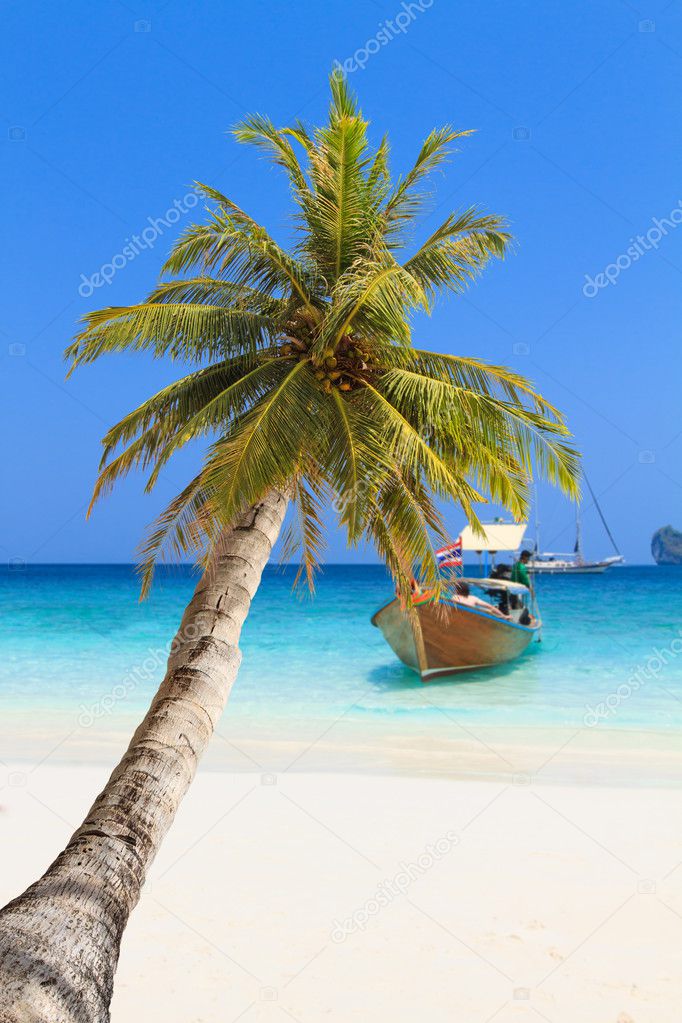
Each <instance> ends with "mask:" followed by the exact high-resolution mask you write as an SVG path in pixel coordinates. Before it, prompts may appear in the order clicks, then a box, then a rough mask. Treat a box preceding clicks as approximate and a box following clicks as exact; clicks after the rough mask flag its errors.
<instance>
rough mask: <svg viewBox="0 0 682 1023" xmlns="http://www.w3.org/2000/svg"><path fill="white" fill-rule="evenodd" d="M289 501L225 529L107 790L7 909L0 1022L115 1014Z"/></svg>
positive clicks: (82, 1019) (71, 1021)
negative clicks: (173, 829)
mask: <svg viewBox="0 0 682 1023" xmlns="http://www.w3.org/2000/svg"><path fill="white" fill-rule="evenodd" d="M286 505H287V500H286V497H285V495H284V494H282V493H279V492H272V493H270V494H268V495H267V496H266V498H265V499H264V500H263V501H262V502H261V503H260V504H258V505H256V506H255V507H254V508H252V509H250V510H249V512H248V513H247V514H246V515H245V516H244V517H243V519H242V520H241V521H240V522H239V524H238V525H237V526H236V527H235V528H234V529H232V530H230V531H229V532H227V533H226V534H225V535H224V536H223V538H222V540H221V543H220V545H219V549H218V550H217V551H216V554H215V556H214V558H213V562H212V564H211V566H210V567H209V568H208V569H207V571H206V572H205V574H204V576H203V577H202V579H201V580H200V582H199V584H198V586H197V588H196V591H195V593H194V596H193V598H192V601H191V602H190V604H189V606H188V607H187V610H186V611H185V614H184V616H183V619H182V624H181V626H180V629H179V632H178V634H177V636H176V639H175V641H174V643H173V645H172V647H171V654H170V657H169V659H168V668H167V671H166V677H165V678H164V681H163V683H162V684H161V687H160V689H159V690H158V692H157V694H156V696H155V697H154V700H153V702H152V705H151V707H150V709H149V711H148V713H147V715H146V717H145V719H144V721H143V722H142V724H141V725H140V726H139V728H138V729H137V731H136V732H135V735H134V736H133V738H132V741H131V743H130V746H129V747H128V750H127V751H126V753H125V754H124V756H123V758H122V760H121V762H120V763H119V765H118V767H116V769H115V770H114V772H113V774H112V775H111V778H110V779H109V782H108V783H107V785H106V788H105V789H104V791H103V792H102V793H101V795H100V796H99V797H98V798H97V800H96V801H95V803H94V805H93V807H92V809H91V810H90V812H89V814H88V815H87V818H86V819H85V821H84V822H83V824H82V825H81V826H80V827H79V828H78V830H77V831H76V833H75V834H74V835H73V837H72V838H71V840H70V842H69V844H68V845H67V847H66V849H65V850H64V851H63V852H62V853H61V854H60V855H59V856H58V857H57V859H56V860H55V861H54V863H53V864H52V865H51V866H50V867H49V869H48V870H47V871H46V873H45V874H44V875H43V877H41V878H40V880H39V881H37V882H36V883H35V884H33V885H31V887H30V888H28V889H27V890H26V891H25V892H24V894H23V895H20V896H19V898H17V899H15V900H14V901H13V902H11V903H9V905H7V906H6V907H5V908H4V909H3V910H2V911H1V912H0V1021H1V1023H105V1021H108V1020H109V1003H110V1001H111V994H112V990H113V979H114V972H115V970H116V965H117V962H118V953H119V947H120V941H121V935H122V934H123V930H124V928H125V926H126V923H127V921H128V917H129V916H130V913H131V911H132V909H133V908H134V907H135V905H136V904H137V901H138V899H139V896H140V890H141V888H142V885H143V884H144V879H145V875H146V872H147V869H148V867H149V865H150V864H151V862H152V860H153V859H154V856H155V854H156V852H157V850H158V848H159V846H160V844H161V841H162V839H163V837H164V835H165V834H166V831H167V830H168V828H169V827H170V824H171V822H172V821H173V818H174V816H175V813H176V810H177V808H178V806H179V804H180V801H181V799H182V797H183V796H184V795H185V792H186V791H187V789H188V787H189V785H190V782H191V781H192V779H193V777H194V774H195V772H196V768H197V764H198V761H199V758H200V756H201V755H202V753H203V752H204V750H205V748H206V745H207V744H208V741H209V739H210V737H211V735H212V733H213V730H214V728H215V726H216V723H217V721H218V718H219V717H220V714H221V712H222V710H223V708H224V706H225V702H226V700H227V697H228V695H229V692H230V689H231V687H232V683H233V682H234V679H235V677H236V675H237V671H238V669H239V663H240V660H241V654H240V651H239V648H238V646H237V644H238V641H239V636H240V633H241V628H242V625H243V622H244V619H245V618H246V615H247V613H248V611H249V607H250V604H251V600H252V598H253V595H254V593H255V591H256V589H257V588H258V584H259V582H260V578H261V574H262V571H263V568H264V567H265V565H266V563H267V561H268V558H269V557H270V552H271V550H272V546H273V544H274V542H275V540H276V539H277V536H278V534H279V531H280V529H281V526H282V521H283V519H284V513H285V511H286Z"/></svg>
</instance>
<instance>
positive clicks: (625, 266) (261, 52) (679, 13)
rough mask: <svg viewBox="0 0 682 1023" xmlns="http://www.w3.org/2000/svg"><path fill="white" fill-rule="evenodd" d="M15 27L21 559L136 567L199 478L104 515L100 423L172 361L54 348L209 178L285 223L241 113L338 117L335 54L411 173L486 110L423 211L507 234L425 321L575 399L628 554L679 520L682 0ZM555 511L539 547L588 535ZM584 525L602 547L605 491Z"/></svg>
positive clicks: (10, 186) (306, 10)
mask: <svg viewBox="0 0 682 1023" xmlns="http://www.w3.org/2000/svg"><path fill="white" fill-rule="evenodd" d="M386 22H390V25H388V26H387V25H386ZM0 47H1V49H2V58H1V60H0V78H1V80H2V89H1V91H0V96H1V100H0V104H1V109H0V114H1V115H2V121H1V124H0V153H1V155H2V164H1V166H2V182H3V188H2V196H3V245H2V250H1V256H0V259H1V260H2V274H1V280H2V291H3V301H2V305H1V307H0V373H1V374H2V381H3V389H2V401H1V402H0V415H2V419H3V423H2V437H3V444H2V488H3V495H2V528H1V530H0V548H1V550H0V558H1V559H2V560H3V561H5V560H7V559H11V558H24V559H26V560H27V561H34V562H37V561H129V560H132V558H133V555H134V549H135V546H136V544H137V542H138V540H139V538H140V535H141V533H142V531H143V529H144V527H145V525H146V524H147V523H148V522H149V520H150V519H151V518H153V516H154V514H155V513H156V512H157V511H158V510H159V509H160V507H161V505H162V504H165V502H167V501H168V500H169V499H170V498H171V497H172V496H173V494H174V492H175V491H176V490H177V489H178V488H180V487H181V486H182V485H183V484H184V482H185V481H186V479H187V477H188V473H189V471H190V469H191V467H192V462H193V461H195V460H196V453H194V454H189V453H188V454H186V455H183V456H182V457H181V458H180V459H179V460H178V461H177V463H175V464H172V465H171V466H170V467H169V468H168V470H167V471H166V472H164V474H163V479H162V480H161V482H160V483H159V487H158V491H157V493H156V494H155V495H153V496H152V497H151V498H149V497H145V496H144V495H143V494H142V487H141V480H140V479H139V478H133V479H131V480H130V481H129V482H127V483H126V484H124V485H123V486H122V487H121V488H120V489H119V490H118V491H117V492H116V493H115V494H114V495H113V496H112V497H111V498H109V499H108V500H107V501H106V502H105V503H104V504H102V505H101V506H100V508H99V509H98V510H97V511H96V513H95V515H94V516H93V518H92V519H91V520H90V521H89V522H87V523H86V522H85V519H84V511H85V506H86V504H87V501H88V498H89V493H90V489H91V485H92V481H93V479H94V474H95V470H96V467H97V462H98V459H99V440H100V437H101V435H102V434H103V432H104V430H105V429H106V427H107V426H108V425H110V424H111V423H113V422H114V421H116V420H118V419H119V418H120V417H121V416H122V415H123V414H124V413H125V412H127V411H129V410H130V409H131V408H132V407H134V406H135V405H136V404H138V403H139V402H140V401H141V400H142V399H143V398H145V397H146V396H147V395H149V394H150V393H152V392H153V391H155V390H158V389H159V387H161V386H163V384H164V383H165V382H167V381H168V380H170V379H171V378H172V376H173V372H174V371H173V369H172V368H171V367H169V366H164V365H160V364H157V365H154V364H152V362H151V361H148V360H146V359H143V358H140V357H139V356H136V357H134V358H121V357H120V356H118V357H114V358H112V359H109V360H107V361H102V362H101V363H100V364H99V365H97V366H96V367H92V368H87V369H84V370H82V371H80V372H79V373H78V374H77V375H76V376H75V377H74V378H72V379H71V380H69V381H68V382H65V380H64V366H63V363H62V355H61V353H62V350H63V348H64V347H65V345H66V344H67V343H68V341H69V340H70V337H71V335H72V333H73V331H74V328H75V323H76V321H77V319H78V317H80V316H81V315H82V314H83V313H84V312H86V311H88V310H90V309H94V308H97V307H100V306H105V305H116V304H127V303H131V302H134V301H137V300H139V299H141V298H143V297H144V294H145V292H146V291H147V290H148V289H149V288H150V287H151V286H152V285H153V284H154V282H155V279H156V276H157V274H158V271H159V267H160V265H161V263H162V262H163V260H164V258H165V256H166V254H167V252H168V250H169V247H170V245H171V242H172V240H173V238H174V237H175V236H176V235H177V233H178V232H179V231H180V230H181V229H182V227H183V226H184V225H185V224H186V223H188V222H189V221H190V219H191V217H192V212H193V211H192V210H189V211H187V212H183V209H182V208H183V207H187V205H188V204H187V203H186V202H185V197H186V196H187V194H188V192H189V188H190V186H191V182H192V181H193V180H194V179H199V180H202V181H205V182H208V183H210V184H212V185H214V186H216V187H217V188H219V189H220V190H221V191H223V192H226V193H227V194H228V195H230V196H231V197H233V198H234V199H235V200H236V201H237V202H239V203H240V204H241V205H243V206H245V207H246V208H247V209H248V210H250V211H251V212H252V213H253V214H254V215H255V216H256V217H257V218H260V219H262V220H263V221H265V222H266V223H267V224H268V225H270V226H271V227H272V229H273V230H274V231H275V233H276V234H277V236H278V237H280V238H283V239H284V238H286V237H287V232H288V221H287V214H288V210H289V209H290V207H289V206H288V202H287V193H286V187H285V185H284V183H283V181H282V180H281V179H280V178H279V177H278V176H277V174H276V173H275V172H274V171H270V170H269V169H268V168H267V167H266V165H265V164H264V162H263V161H262V160H260V159H259V158H258V157H257V155H256V154H255V152H254V151H252V150H250V149H248V148H247V147H241V146H237V144H236V143H234V142H233V141H232V140H231V139H230V138H229V136H228V135H227V134H226V131H227V129H228V128H229V127H230V125H232V124H233V123H234V122H235V121H237V120H238V119H239V118H240V117H241V116H242V115H244V114H245V113H248V112H258V111H260V112H264V113H268V114H269V115H270V116H271V117H272V118H273V119H274V120H275V121H276V122H278V123H283V122H287V121H289V120H290V119H293V118H294V117H301V118H303V119H305V120H308V121H311V122H315V121H318V120H320V119H322V118H323V117H324V115H325V111H326V105H327V84H326V78H327V75H328V72H329V70H330V68H331V66H332V64H333V62H334V60H339V61H341V62H342V63H344V62H346V61H348V62H349V64H348V65H347V66H348V67H350V68H352V71H351V74H350V81H351V84H352V86H353V87H354V89H355V90H356V91H357V92H358V93H359V95H360V98H361V102H362V106H363V109H364V112H365V113H366V114H367V115H369V116H370V118H371V119H372V122H373V128H374V130H375V131H376V134H377V136H378V135H379V134H380V133H382V132H383V131H384V130H388V131H389V132H390V135H391V139H392V145H393V161H394V166H395V168H396V169H397V170H400V169H405V168H406V167H407V166H408V165H409V161H410V159H411V158H412V157H413V156H414V155H415V152H416V149H417V147H418V145H419V143H420V142H421V140H422V139H423V137H424V136H425V135H426V134H427V132H428V131H429V130H430V129H431V128H432V127H434V126H437V125H441V124H443V123H445V122H452V123H453V124H454V125H455V126H456V127H458V128H475V129H477V133H476V134H475V135H474V136H473V137H472V138H470V139H469V140H467V141H466V143H465V144H464V147H463V151H462V152H461V153H460V154H459V155H458V156H457V157H456V158H455V159H454V160H453V162H452V163H451V164H450V165H449V166H448V168H447V171H446V174H445V175H444V177H443V178H442V180H441V181H440V182H439V193H438V197H437V200H436V204H435V208H434V211H433V213H432V214H431V216H430V218H429V219H428V220H427V221H426V222H425V224H424V231H428V230H430V229H432V228H433V226H434V224H435V222H436V219H437V218H440V219H444V217H445V215H446V214H447V213H448V212H449V211H450V210H451V209H453V208H457V207H462V206H466V205H469V204H471V203H479V204H482V205H484V206H485V207H487V208H489V209H490V210H494V211H495V212H497V213H504V214H506V215H507V216H508V218H509V220H510V222H511V224H512V229H513V232H514V235H515V237H516V247H515V251H514V253H513V254H512V255H511V256H510V258H509V259H508V260H507V261H506V262H505V263H503V264H498V265H496V266H495V267H493V268H492V269H491V270H489V271H488V272H487V273H486V275H485V277H484V279H483V280H482V281H481V282H480V283H478V284H477V285H476V286H475V287H474V288H473V289H472V290H471V291H470V292H469V293H468V294H467V295H466V296H464V297H461V298H457V299H453V300H450V301H447V302H444V303H441V304H440V305H439V307H438V309H437V310H436V312H435V313H434V315H433V317H432V318H431V319H425V320H424V321H423V322H422V324H421V330H420V331H419V332H418V333H417V337H418V339H419V341H420V342H421V343H422V344H423V345H424V346H425V347H429V346H430V347H433V348H435V349H441V350H447V351H453V352H460V353H465V354H471V355H477V356H481V357H483V358H485V359H488V360H490V361H494V362H500V363H506V364H508V365H510V366H513V367H514V368H516V369H518V370H522V371H523V372H524V373H526V374H528V375H529V376H530V377H531V378H532V379H533V380H534V381H535V382H536V383H537V384H538V386H539V387H540V389H541V390H542V391H543V392H544V393H545V395H546V396H547V397H548V398H549V399H551V400H552V401H553V402H554V403H556V404H558V405H559V406H560V407H561V408H563V409H564V410H565V412H566V413H567V415H568V418H569V422H570V424H571V426H572V429H573V431H574V433H575V436H576V439H577V443H578V445H579V447H580V448H581V450H582V451H583V452H584V456H585V466H586V468H587V472H588V475H589V476H590V478H591V481H592V484H593V486H594V488H595V490H596V491H597V493H598V494H599V495H600V499H601V502H602V504H603V507H604V510H605V513H606V515H607V518H608V520H609V522H610V524H611V526H612V529H613V531H614V533H615V535H616V538H617V539H618V540H619V541H620V545H621V547H622V549H623V552H624V553H625V555H626V556H627V558H628V560H630V561H631V562H647V561H650V554H649V540H650V536H651V533H652V532H653V530H654V529H655V528H656V527H658V526H660V525H663V524H666V523H668V522H672V523H673V524H677V526H678V527H679V528H682V413H681V406H680V394H681V391H682V372H681V369H682V366H681V357H680V331H681V323H682V317H681V315H680V313H681V311H682V228H679V229H678V224H679V220H680V219H682V206H681V205H680V203H681V200H682V145H681V144H680V134H681V132H680V129H681V127H682V117H681V113H680V95H682V2H680V0H672V2H670V0H659V2H646V3H645V2H644V0H637V2H636V3H634V2H633V3H631V2H629V0H599V2H596V3H595V2H594V0H574V2H572V3H541V2H539V0H536V2H534V3H532V2H524V0H517V2H515V3H509V2H507V0H504V2H503V0H488V2H486V3H474V2H472V0H468V2H462V0H430V2H429V0H421V2H417V3H411V4H408V3H405V4H402V3H401V2H400V0H344V2H341V0H327V2H325V3H320V2H319V0H297V2H296V3H293V4H290V3H284V2H276V0H251V2H249V3H247V4H236V3H225V2H217V0H213V2H203V3H195V4H187V3H181V2H180V0H166V2H160V3H155V2H147V3H143V2H142V0H139V2H138V0H125V2H123V0H107V2H102V0H95V2H92V0H90V2H88V3H85V2H83V0H69V3H68V4H65V5H64V4H54V5H51V4H45V3H36V2H35V0H26V2H24V3H22V4H12V5H3V32H2V38H1V40H0ZM190 201H191V200H190ZM168 211H173V212H172V213H171V214H169V213H168ZM675 211H677V212H675ZM176 212H177V214H178V216H177V217H176V215H175V214H176ZM194 212H195V211H194ZM159 218H161V220H163V221H165V224H164V223H161V222H160V221H159ZM154 221H156V226H155V227H154V226H152V222H154ZM171 221H175V223H171ZM145 229H149V230H148V231H147V234H146V235H143V232H145ZM135 235H137V236H143V237H145V238H146V239H149V245H148V246H147V247H146V248H144V249H140V250H139V251H138V252H137V254H136V253H135V251H133V258H130V252H131V250H128V255H126V244H127V243H129V240H130V239H132V238H133V236H135ZM152 236H153V240H152ZM638 236H639V239H640V240H639V241H638V240H637V239H638ZM137 248H139V246H137ZM629 249H630V252H629V253H628V250H629ZM112 261H113V262H115V263H116V264H118V265H117V267H116V270H115V272H114V274H113V277H112V279H111V281H110V283H104V284H100V286H99V287H96V288H93V287H92V277H93V274H97V273H100V272H101V271H102V267H104V266H106V264H111V263H112ZM105 272H106V273H107V276H109V275H110V274H109V273H108V272H107V271H105ZM600 274H602V275H603V274H608V278H607V277H606V276H601V277H600V276H598V275H600ZM586 275H589V280H588V278H587V277H586ZM88 282H90V283H88ZM590 282H592V283H590ZM599 285H601V286H599ZM90 292H92V293H90ZM588 503H589V502H588ZM540 507H541V519H542V523H543V525H542V529H543V541H544V543H545V545H546V546H548V547H549V546H551V547H554V548H557V547H565V546H566V545H570V543H571V542H572V531H571V530H572V527H571V520H572V511H571V509H570V507H569V506H568V505H567V504H566V502H565V501H564V500H563V499H561V498H560V497H558V495H555V494H553V493H550V492H549V490H546V489H544V488H543V490H542V491H541V501H540ZM451 518H452V524H453V531H454V532H456V530H457V528H458V527H459V525H460V524H461V518H460V515H459V514H458V513H457V511H456V510H454V511H453V513H452V516H451ZM585 532H586V546H587V552H588V553H591V554H600V553H606V552H607V543H606V539H605V537H604V536H603V535H602V533H601V532H600V529H599V526H598V522H597V520H596V517H595V514H594V511H593V510H589V509H586V515H585ZM346 557H347V555H346V552H345V549H344V545H343V542H342V539H341V538H340V537H339V536H338V535H333V536H332V542H331V548H330V559H331V560H335V561H340V560H345V559H346ZM355 557H356V558H357V557H364V558H366V559H370V557H371V555H369V554H362V553H359V554H356V555H355Z"/></svg>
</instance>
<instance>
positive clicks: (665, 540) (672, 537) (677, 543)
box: [651, 526, 682, 565]
mask: <svg viewBox="0 0 682 1023" xmlns="http://www.w3.org/2000/svg"><path fill="white" fill-rule="evenodd" d="M651 553H652V554H653V556H654V561H655V562H656V564H657V565H682V533H680V532H679V531H678V530H677V529H673V527H672V526H661V528H660V529H657V530H656V532H655V533H654V535H653V536H652V537H651Z"/></svg>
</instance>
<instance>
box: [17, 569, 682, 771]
mask: <svg viewBox="0 0 682 1023" xmlns="http://www.w3.org/2000/svg"><path fill="white" fill-rule="evenodd" d="M196 581H197V576H196V573H195V571H194V570H192V569H191V568H189V567H184V566H180V567H168V568H162V569H161V570H160V571H159V573H158V575H157V580H156V584H155V587H154V591H153V593H152V596H151V597H150V598H149V599H148V600H146V601H144V602H142V603H140V601H139V599H138V598H139V580H138V578H137V576H136V573H135V569H134V567H133V566H131V565H34V564H29V565H23V564H22V565H19V566H15V565H11V566H7V567H5V568H3V569H0V622H1V629H0V694H1V699H2V706H3V707H4V713H5V718H6V720H7V719H8V716H9V719H11V720H12V721H15V722H17V721H19V722H20V721H21V720H25V721H26V722H29V721H30V722H36V721H40V720H41V715H49V714H50V713H54V712H60V713H61V714H62V715H67V716H70V717H71V718H72V719H73V720H74V721H75V722H76V723H77V724H78V725H79V726H83V727H91V726H92V725H93V724H94V723H101V724H102V726H105V725H106V724H107V723H108V721H109V722H114V721H116V722H118V721H120V720H122V718H123V717H126V715H136V716H138V717H139V716H141V715H142V713H143V711H144V709H145V708H146V706H147V705H148V703H149V701H150V699H151V697H152V695H153V693H154V690H155V689H156V687H157V686H158V684H159V682H160V681H161V679H162V677H163V674H164V667H165V661H166V656H167V652H168V647H169V644H170V642H171V640H172V638H173V635H174V633H175V631H176V629H177V627H178V624H179V622H180V618H181V616H182V612H183V608H184V607H185V605H186V603H187V602H188V600H189V599H190V597H191V594H192V591H193V588H194V586H195V584H196ZM292 581H293V572H292V570H290V569H278V568H276V567H268V568H267V569H266V571H265V574H264V576H263V580H262V583H261V586H260V588H259V590H258V593H257V594H256V597H255V599H254V602H253V606H252V609H251V612H250V614H249V617H248V620H247V622H246V625H245V627H244V631H243V634H242V649H243V663H242V667H241V670H240V673H239V677H238V679H237V682H236V684H235V686H234V689H233V693H232V696H231V699H230V714H231V715H232V720H234V721H240V722H242V723H251V724H253V723H254V722H265V721H267V722H270V723H273V722H274V723H275V724H276V725H277V726H278V727H281V728H282V729H283V730H284V731H286V723H287V722H288V721H289V722H291V721H298V722H300V721H304V720H306V719H311V720H312V719H314V720H315V721H316V722H318V723H322V724H324V722H325V721H328V722H330V723H332V722H334V721H337V720H339V719H340V718H342V717H343V718H344V719H345V720H358V721H360V720H362V721H363V722H364V724H365V725H367V724H371V723H372V722H377V723H378V722H382V721H383V722H386V721H391V722H392V724H393V726H396V727H399V728H408V729H409V727H410V726H411V724H412V723H417V724H418V727H419V729H420V733H421V734H422V735H423V734H428V730H429V728H430V727H433V728H434V730H438V731H440V732H442V730H443V728H450V727H451V728H452V729H453V730H454V729H456V728H457V727H458V726H463V727H465V728H472V729H476V728H479V727H494V728H498V729H500V728H501V729H506V728H522V729H523V728H533V727H543V726H545V727H546V726H560V727H565V728H576V729H583V730H590V729H592V730H605V729H608V730H614V729H615V730H618V729H630V730H632V729H638V730H644V731H646V730H652V731H657V732H662V733H665V732H668V733H671V734H672V733H674V732H675V731H676V730H679V729H680V728H681V727H682V568H675V567H661V566H646V567H640V566H634V567H622V568H615V569H612V570H610V571H609V572H607V573H606V574H604V575H601V576H564V577H552V576H547V577H540V578H538V579H537V591H538V598H539V605H540V610H541V614H542V620H543V628H542V635H541V641H540V642H538V643H533V644H532V645H531V647H530V648H529V649H528V651H527V652H526V653H525V654H524V655H523V656H522V657H521V658H519V659H518V660H516V661H514V662H512V663H510V664H508V665H505V666H502V667H497V668H490V669H486V670H482V671H477V672H472V673H466V674H460V675H458V676H455V677H453V678H450V679H446V680H437V681H433V682H430V683H428V684H426V685H424V684H422V683H421V682H420V680H419V679H418V678H417V676H416V675H414V674H413V673H412V672H411V671H410V670H409V669H407V668H405V667H404V666H403V665H402V664H401V663H400V662H399V661H398V660H397V659H396V658H395V656H394V654H393V652H392V651H391V650H390V648H389V647H388V646H387V645H386V643H385V642H384V640H383V638H382V636H381V634H380V632H379V631H378V629H376V628H374V627H373V626H372V625H371V624H370V618H371V616H372V614H373V612H374V611H375V610H377V609H378V608H379V607H381V606H382V605H383V604H385V603H386V602H387V601H388V600H389V599H391V596H392V585H391V582H390V580H389V578H388V577H387V574H386V572H385V570H384V569H383V568H382V567H380V566H357V567H356V566H339V565H329V566H327V567H326V568H325V569H324V571H323V572H322V573H321V574H320V576H319V578H318V583H317V589H316V592H315V595H314V596H313V597H310V596H307V595H305V594H303V595H301V594H300V593H299V594H297V593H295V592H292ZM122 712H125V713H122ZM22 715H23V718H22ZM0 755H1V754H0Z"/></svg>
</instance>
